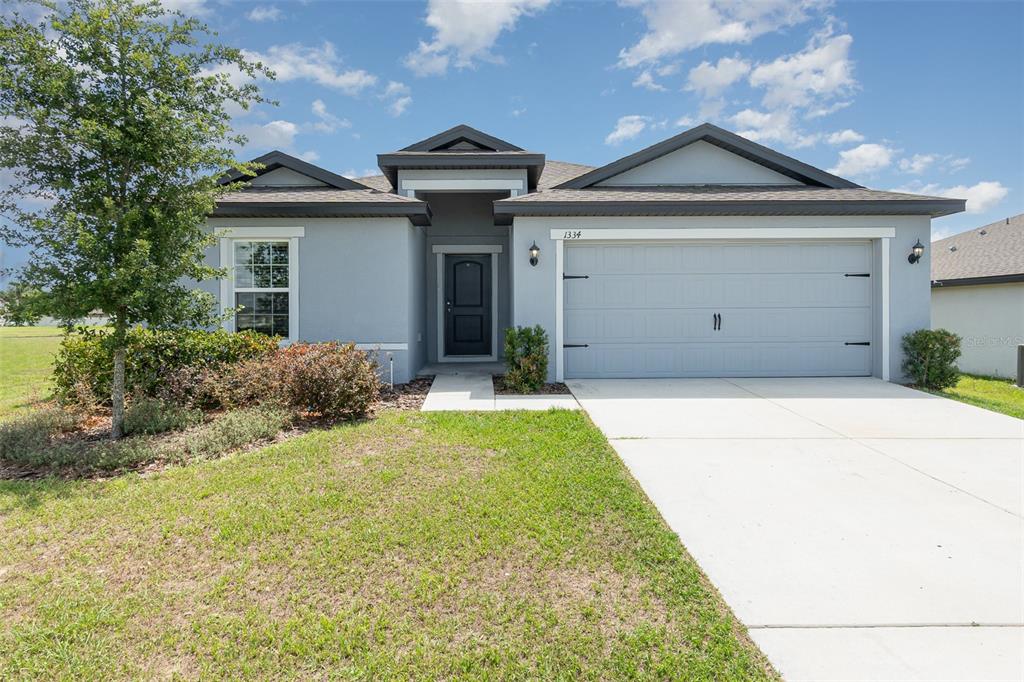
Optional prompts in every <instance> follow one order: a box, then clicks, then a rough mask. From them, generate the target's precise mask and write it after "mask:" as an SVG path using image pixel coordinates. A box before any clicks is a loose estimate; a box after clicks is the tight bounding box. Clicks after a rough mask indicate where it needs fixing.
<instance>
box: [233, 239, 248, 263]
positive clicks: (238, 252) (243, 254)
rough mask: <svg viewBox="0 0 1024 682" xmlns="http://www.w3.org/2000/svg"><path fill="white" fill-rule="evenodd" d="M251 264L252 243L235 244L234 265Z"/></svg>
mask: <svg viewBox="0 0 1024 682" xmlns="http://www.w3.org/2000/svg"><path fill="white" fill-rule="evenodd" d="M251 262H252V242H235V265H245V264H247V263H251Z"/></svg>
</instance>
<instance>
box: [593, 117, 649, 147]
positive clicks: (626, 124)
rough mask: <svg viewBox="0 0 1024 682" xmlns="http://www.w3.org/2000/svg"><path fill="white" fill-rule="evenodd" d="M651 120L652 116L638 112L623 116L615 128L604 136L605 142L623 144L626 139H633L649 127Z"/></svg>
mask: <svg viewBox="0 0 1024 682" xmlns="http://www.w3.org/2000/svg"><path fill="white" fill-rule="evenodd" d="M650 121H651V117H650V116H640V115H638V114H631V115H629V116H621V117H619V120H618V121H616V123H615V129H614V130H613V131H612V132H610V133H608V136H607V137H605V138H604V143H605V144H610V145H617V144H622V143H623V142H625V141H626V140H632V139H633V138H634V137H636V136H637V135H639V134H640V133H642V132H643V131H644V129H646V128H647V125H648V124H649V123H650Z"/></svg>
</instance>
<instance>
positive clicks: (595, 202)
mask: <svg viewBox="0 0 1024 682" xmlns="http://www.w3.org/2000/svg"><path fill="white" fill-rule="evenodd" d="M562 186H563V187H564V184H563V185H562ZM963 208H964V202H963V200H961V199H946V198H943V197H927V196H918V195H916V194H903V193H900V192H883V191H879V190H873V189H865V188H863V187H852V188H842V189H829V188H822V187H808V186H799V185H760V186H736V185H731V186H723V185H719V186H712V185H700V186H690V187H622V188H618V187H601V188H590V189H561V188H559V187H556V188H554V189H549V190H540V191H537V192H534V193H532V194H526V195H522V196H518V197H510V198H508V199H499V200H497V201H495V202H494V212H495V215H498V216H504V217H505V218H506V219H508V218H510V217H512V216H528V215H534V216H559V215H613V216H629V215H637V216H652V215H666V216H668V215H678V216H687V215H690V216H709V215H925V214H927V215H931V216H943V215H949V214H950V213H956V212H957V211H962V210H963Z"/></svg>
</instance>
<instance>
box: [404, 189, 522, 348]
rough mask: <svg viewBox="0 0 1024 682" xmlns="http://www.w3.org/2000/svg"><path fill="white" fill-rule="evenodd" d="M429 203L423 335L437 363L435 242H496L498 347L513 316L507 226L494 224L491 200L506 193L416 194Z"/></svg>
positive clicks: (452, 243)
mask: <svg viewBox="0 0 1024 682" xmlns="http://www.w3.org/2000/svg"><path fill="white" fill-rule="evenodd" d="M417 196H418V197H419V198H421V199H425V200H426V201H428V202H429V203H430V210H431V212H432V214H433V217H432V218H431V224H430V226H429V227H427V228H426V244H425V249H424V251H425V256H424V257H425V268H426V279H425V282H426V292H425V295H426V338H427V359H428V361H429V362H436V361H437V358H438V347H437V327H438V323H437V255H436V254H435V253H433V247H434V246H435V245H462V244H478V245H499V246H501V247H502V253H500V254H498V273H497V274H498V276H497V283H498V310H497V311H496V314H497V320H498V339H497V348H498V349H499V352H500V348H501V338H502V334H503V330H504V329H505V327H507V326H509V324H510V323H511V319H512V313H511V298H510V291H511V285H510V281H511V280H510V278H509V266H510V262H509V253H508V251H509V249H508V228H507V227H503V226H498V225H495V224H494V201H495V200H496V199H501V198H504V197H507V196H508V192H503V193H491V192H480V193H463V192H459V193H445V192H428V193H422V194H418V195H417Z"/></svg>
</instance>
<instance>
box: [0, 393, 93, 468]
mask: <svg viewBox="0 0 1024 682" xmlns="http://www.w3.org/2000/svg"><path fill="white" fill-rule="evenodd" d="M77 421H78V420H77V418H76V417H75V415H74V414H72V413H70V412H68V411H66V410H63V409H60V408H58V407H47V408H42V409H39V410H34V411H32V412H29V413H28V414H26V415H23V416H21V417H16V418H14V419H11V420H9V421H5V422H2V423H0V460H5V461H8V462H16V463H21V464H30V463H32V461H31V460H32V459H33V458H34V457H36V456H37V455H38V453H41V452H45V451H46V450H48V449H50V448H51V447H53V439H54V437H55V436H57V435H59V434H61V433H63V432H65V431H70V430H72V429H73V428H75V425H76V423H77Z"/></svg>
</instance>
